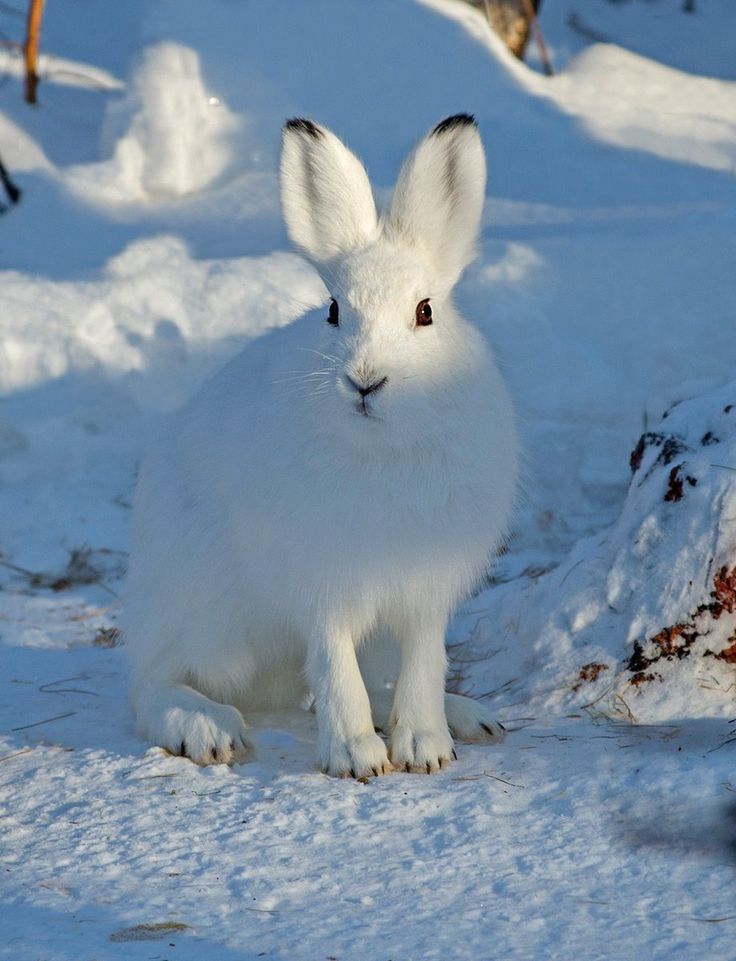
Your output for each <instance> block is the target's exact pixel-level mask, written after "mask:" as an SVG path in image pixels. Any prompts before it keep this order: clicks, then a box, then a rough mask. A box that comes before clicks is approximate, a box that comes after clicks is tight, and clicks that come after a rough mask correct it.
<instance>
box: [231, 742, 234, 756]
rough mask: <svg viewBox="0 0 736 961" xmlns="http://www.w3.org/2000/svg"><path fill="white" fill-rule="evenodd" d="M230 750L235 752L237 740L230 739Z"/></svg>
mask: <svg viewBox="0 0 736 961" xmlns="http://www.w3.org/2000/svg"><path fill="white" fill-rule="evenodd" d="M230 750H231V751H232V752H233V754H235V741H230Z"/></svg>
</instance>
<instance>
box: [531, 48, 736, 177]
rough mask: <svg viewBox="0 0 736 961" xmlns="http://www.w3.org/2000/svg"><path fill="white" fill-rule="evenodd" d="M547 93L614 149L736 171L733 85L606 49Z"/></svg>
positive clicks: (595, 51) (584, 57)
mask: <svg viewBox="0 0 736 961" xmlns="http://www.w3.org/2000/svg"><path fill="white" fill-rule="evenodd" d="M540 92H541V93H545V92H548V93H549V94H550V95H551V96H552V98H553V99H554V100H555V101H556V102H557V104H558V105H559V106H560V108H561V109H562V110H565V111H566V112H569V113H571V114H573V115H574V116H576V117H579V118H580V120H581V121H582V123H583V124H584V126H585V127H586V128H587V129H588V130H589V131H590V132H591V133H592V134H593V136H595V137H598V138H600V139H601V140H603V141H605V142H607V143H612V144H615V145H617V146H620V147H628V148H632V147H633V148H635V149H638V150H642V151H645V152H648V153H652V154H655V155H657V156H659V157H665V158H668V159H671V160H677V161H681V162H685V163H689V164H695V165H698V166H703V167H709V168H711V169H712V170H723V171H727V172H731V171H732V170H733V169H734V164H736V144H734V136H733V118H734V115H736V83H734V82H732V81H727V80H715V79H711V78H710V77H693V76H691V75H689V74H686V73H682V72H681V71H679V70H675V69H674V68H673V67H667V66H664V65H663V64H661V63H654V62H652V61H651V60H647V59H646V58H645V57H641V56H639V55H638V54H636V53H631V52H630V51H628V50H623V49H622V48H620V47H616V46H615V45H613V44H604V43H599V44H595V45H594V46H592V47H590V48H588V49H587V50H585V51H584V52H583V53H581V54H580V55H579V56H578V57H577V58H576V59H575V60H573V62H572V63H571V64H570V66H569V67H568V68H567V70H565V71H564V73H561V74H558V75H557V76H555V77H554V78H552V80H551V81H550V82H549V83H548V88H547V90H545V88H544V87H542V86H541V85H540ZM601 101H603V102H605V103H606V110H605V111H603V110H601V109H600V106H601Z"/></svg>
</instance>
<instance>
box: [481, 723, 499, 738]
mask: <svg viewBox="0 0 736 961" xmlns="http://www.w3.org/2000/svg"><path fill="white" fill-rule="evenodd" d="M480 726H481V727H482V728H483V730H484V731H485V732H486V733H487V734H490V735H491V737H495V736H496V734H495V731H493V730H492V728H490V727H488V725H487V724H484V723H483V721H481V722H480Z"/></svg>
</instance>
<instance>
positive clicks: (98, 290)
mask: <svg viewBox="0 0 736 961" xmlns="http://www.w3.org/2000/svg"><path fill="white" fill-rule="evenodd" d="M323 299H324V291H323V289H322V286H321V282H320V281H319V280H318V278H317V277H316V275H315V274H314V272H313V271H311V270H310V269H309V268H308V267H307V266H306V264H305V263H304V261H302V260H301V259H300V258H298V257H296V256H295V255H293V254H289V253H274V254H271V255H270V256H268V257H262V258H238V259H233V260H204V261H197V260H194V259H192V257H191V256H190V255H189V253H188V251H187V248H186V246H185V245H184V244H183V243H182V241H181V240H180V239H178V238H176V237H170V236H164V237H154V238H150V239H144V240H139V241H136V242H134V243H132V244H130V245H129V246H128V247H127V248H126V249H125V250H124V251H123V252H122V253H121V254H120V255H119V256H117V257H115V258H114V259H113V260H111V261H110V262H109V263H108V264H107V267H106V269H105V271H104V273H103V276H102V277H101V278H100V279H99V280H94V281H86V282H73V281H71V282H67V281H62V282H57V281H53V280H46V279H44V278H40V277H32V278H31V277H28V276H26V275H24V274H19V273H11V272H7V273H5V274H4V275H3V328H4V329H3V340H2V343H0V391H2V392H4V393H9V392H14V391H19V390H21V389H28V388H32V387H35V386H37V385H39V384H42V383H44V382H45V381H48V380H52V379H57V378H60V377H62V376H64V375H65V374H67V373H69V372H72V371H75V372H79V371H90V370H95V369H104V370H105V371H106V372H107V374H108V376H112V378H113V379H115V380H118V381H120V383H121V384H122V385H123V386H125V387H126V388H127V389H128V390H129V391H130V392H131V393H132V394H133V396H134V397H135V399H136V400H137V401H138V402H139V403H142V404H144V406H150V407H153V408H158V409H168V408H171V407H175V406H177V405H178V404H180V403H182V402H183V401H184V400H185V398H186V397H187V396H189V394H190V393H191V392H192V391H193V390H195V389H196V387H197V386H198V385H199V384H200V383H201V381H202V380H203V378H204V377H205V376H207V374H209V373H210V372H211V371H213V370H214V369H216V368H217V367H218V366H219V365H220V364H222V363H223V362H224V360H225V359H226V358H227V357H229V356H230V355H231V354H232V353H234V352H235V351H236V350H237V348H238V346H240V345H241V344H243V343H244V342H245V341H246V340H247V339H248V338H250V337H252V336H255V335H256V334H259V333H262V332H263V331H265V330H267V329H268V328H270V327H273V326H277V325H280V324H284V323H287V322H288V321H290V320H293V319H294V317H296V316H297V315H298V314H300V313H301V312H302V311H303V309H304V308H305V307H307V306H314V305H316V304H318V303H320V301H321V300H323Z"/></svg>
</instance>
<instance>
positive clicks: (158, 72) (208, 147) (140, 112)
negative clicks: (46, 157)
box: [67, 42, 240, 203]
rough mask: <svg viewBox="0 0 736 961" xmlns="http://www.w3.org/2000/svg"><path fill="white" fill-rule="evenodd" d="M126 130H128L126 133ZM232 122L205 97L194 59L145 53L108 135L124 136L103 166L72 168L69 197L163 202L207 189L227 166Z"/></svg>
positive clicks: (168, 47)
mask: <svg viewBox="0 0 736 961" xmlns="http://www.w3.org/2000/svg"><path fill="white" fill-rule="evenodd" d="M126 124H127V130H125V125H126ZM239 127H240V122H239V120H238V119H237V118H236V117H235V116H234V115H233V114H232V113H231V112H230V111H229V110H228V108H227V107H226V106H225V104H224V103H222V101H221V100H220V99H219V97H216V96H214V95H213V94H212V93H211V92H210V91H208V90H207V87H206V85H205V82H204V79H203V77H202V71H201V67H200V62H199V56H198V54H197V53H196V52H195V51H194V50H191V49H189V48H188V47H185V46H182V45H181V44H178V43H171V42H164V43H159V44H156V45H155V46H152V47H148V48H147V49H146V50H145V51H144V52H143V54H142V56H141V59H140V62H139V64H138V67H137V69H136V71H135V73H134V76H133V80H132V83H131V88H130V90H129V92H128V95H127V97H126V98H125V99H124V100H123V102H122V103H118V104H113V105H112V106H111V107H110V110H109V116H108V121H107V130H108V134H107V139H112V138H111V133H110V132H111V131H115V130H117V131H118V132H120V131H121V130H125V132H124V133H123V134H122V136H120V138H119V139H118V140H117V143H116V144H115V147H114V150H113V155H112V157H111V159H110V160H107V161H103V162H102V163H99V164H93V165H84V166H79V167H74V168H71V169H70V170H69V171H68V172H67V176H68V182H69V185H70V187H71V188H72V189H74V190H76V191H77V192H78V193H80V194H82V195H86V196H87V197H88V199H91V200H97V201H102V202H108V203H115V202H117V203H125V202H135V201H138V202H140V201H148V202H160V201H170V200H174V199H176V198H179V197H184V196H186V195H188V194H193V193H197V192H198V191H201V190H203V189H205V188H206V187H208V186H210V185H211V184H212V183H213V182H214V181H216V180H217V178H218V177H220V176H221V175H222V174H223V172H224V171H225V170H226V169H227V168H228V167H229V166H230V165H231V163H232V160H233V148H232V139H233V137H234V135H235V133H236V132H237V131H238V129H239Z"/></svg>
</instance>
